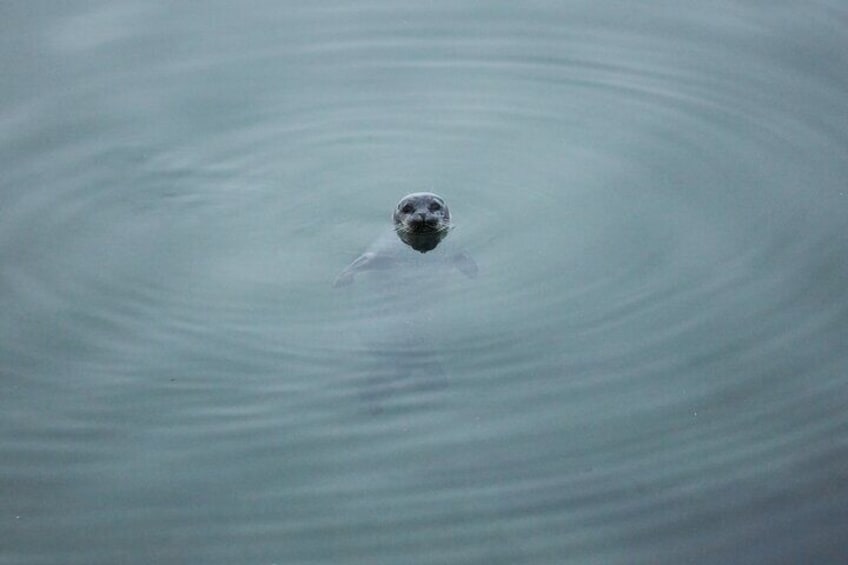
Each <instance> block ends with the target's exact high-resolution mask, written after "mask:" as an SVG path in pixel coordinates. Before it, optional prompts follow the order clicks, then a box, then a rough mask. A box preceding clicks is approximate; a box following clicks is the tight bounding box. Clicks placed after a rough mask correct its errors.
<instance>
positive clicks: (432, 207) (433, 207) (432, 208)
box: [430, 202, 442, 212]
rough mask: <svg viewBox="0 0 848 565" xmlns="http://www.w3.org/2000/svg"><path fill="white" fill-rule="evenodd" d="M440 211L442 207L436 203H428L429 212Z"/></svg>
mask: <svg viewBox="0 0 848 565" xmlns="http://www.w3.org/2000/svg"><path fill="white" fill-rule="evenodd" d="M441 209H442V205H441V204H439V203H438V202H431V203H430V211H431V212H438V211H439V210H441Z"/></svg>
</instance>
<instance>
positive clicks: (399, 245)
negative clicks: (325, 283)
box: [334, 192, 478, 411]
mask: <svg viewBox="0 0 848 565" xmlns="http://www.w3.org/2000/svg"><path fill="white" fill-rule="evenodd" d="M392 223H393V229H392V230H387V231H386V233H384V234H383V235H382V236H381V237H380V238H378V239H377V240H376V241H375V242H374V243H373V244H372V245H371V246H369V247H368V249H367V250H366V251H365V252H364V253H363V254H362V255H360V256H359V257H357V258H356V259H355V260H354V261H353V262H352V263H351V264H350V265H348V266H347V267H346V268H345V269H344V270H342V272H341V273H340V274H339V276H338V277H337V278H336V280H335V282H334V286H336V287H343V286H353V287H354V288H355V289H356V293H355V296H356V297H357V298H359V300H358V301H357V302H356V306H355V307H356V311H355V316H354V317H355V319H356V320H357V325H358V327H357V330H356V332H355V333H356V339H357V340H360V341H361V342H362V344H363V345H364V350H363V351H364V355H363V356H361V357H359V358H358V360H359V361H361V365H358V366H357V364H356V363H352V368H353V367H358V371H357V372H358V373H359V375H360V377H361V378H360V379H359V381H360V382H359V393H360V396H362V397H364V399H365V400H366V401H367V403H368V404H369V407H370V408H371V409H372V411H382V407H383V405H384V404H385V403H386V402H387V401H388V400H389V398H394V399H396V400H397V399H398V398H405V399H406V400H411V399H413V398H418V397H417V396H412V397H411V396H409V395H408V394H406V393H410V392H413V391H415V392H421V391H424V390H433V389H439V388H442V387H444V386H445V385H446V384H447V371H446V370H445V364H444V363H443V362H442V361H441V349H442V348H441V347H440V341H441V340H442V339H443V338H444V336H443V335H442V334H443V333H444V332H443V327H442V326H443V323H442V307H441V305H442V304H443V303H444V302H445V300H446V297H447V296H448V295H449V294H450V290H451V285H452V284H453V282H452V281H455V280H456V279H457V278H458V277H456V276H455V273H456V272H457V271H459V272H460V273H462V274H464V275H465V276H466V277H469V278H473V277H475V276H476V275H477V270H478V269H477V265H476V263H475V262H474V260H473V259H472V258H471V257H470V256H469V255H468V254H467V253H466V252H465V251H463V250H461V249H459V248H456V247H454V246H453V245H452V244H451V243H450V242H449V241H445V238H447V236H448V234H449V233H450V231H451V229H452V228H453V224H452V223H451V214H450V210H449V209H448V206H447V204H446V202H445V200H444V199H443V198H442V197H441V196H438V195H436V194H433V193H430V192H416V193H413V194H409V195H407V196H405V197H403V198H402V199H401V200H400V202H398V204H397V206H396V207H395V209H394V211H393V212H392ZM355 281H358V282H357V284H356V285H353V283H354V282H355ZM354 370H355V371H356V369H354ZM400 393H404V394H400Z"/></svg>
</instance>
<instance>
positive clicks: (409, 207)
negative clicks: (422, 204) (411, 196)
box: [400, 204, 415, 214]
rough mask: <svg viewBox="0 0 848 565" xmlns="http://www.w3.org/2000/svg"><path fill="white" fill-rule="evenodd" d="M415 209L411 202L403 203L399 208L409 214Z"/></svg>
mask: <svg viewBox="0 0 848 565" xmlns="http://www.w3.org/2000/svg"><path fill="white" fill-rule="evenodd" d="M414 210H415V206H413V205H412V204H405V205H404V206H403V208H401V209H400V211H401V212H403V213H404V214H411V213H412V212H413V211H414Z"/></svg>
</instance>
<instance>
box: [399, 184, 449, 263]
mask: <svg viewBox="0 0 848 565" xmlns="http://www.w3.org/2000/svg"><path fill="white" fill-rule="evenodd" d="M392 221H393V222H394V225H395V233H397V235H398V237H399V238H400V240H401V241H403V242H404V243H405V244H407V245H408V246H410V247H412V248H413V249H415V250H416V251H419V252H421V253H426V252H428V251H431V250H432V249H435V247H436V246H437V245H438V244H439V242H440V241H442V240H443V239H444V238H445V237H446V236H447V235H448V232H449V231H450V229H451V223H450V210H449V209H448V206H447V204H445V200H444V198H442V197H441V196H439V195H437V194H433V193H432V192H414V193H412V194H408V195H406V196H404V197H403V198H401V200H400V202H398V205H397V206H396V207H395V211H394V213H393V214H392Z"/></svg>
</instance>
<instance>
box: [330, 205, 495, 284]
mask: <svg viewBox="0 0 848 565" xmlns="http://www.w3.org/2000/svg"><path fill="white" fill-rule="evenodd" d="M392 223H393V224H394V232H395V235H396V238H395V239H394V242H397V240H400V241H401V242H403V243H404V244H406V246H408V248H411V249H413V250H415V251H417V252H419V253H427V252H429V251H433V250H434V249H435V248H436V247H437V246H438V245H439V243H441V242H442V240H444V239H445V238H446V237H447V235H448V233H450V231H451V229H452V228H453V224H452V223H451V214H450V209H449V208H448V205H447V203H446V202H445V199H444V198H442V197H441V196H439V195H438V194H433V193H432V192H414V193H412V194H407V195H406V196H404V197H403V198H401V199H400V202H398V204H397V206H395V209H394V211H393V212H392ZM401 251H402V250H399V249H398V246H397V245H396V244H395V245H393V244H392V240H390V239H387V238H385V237H384V238H383V239H381V240H378V241H377V242H376V243H375V244H373V245H372V246H371V247H370V248H369V249H368V250H367V251H366V252H365V253H363V254H362V255H360V256H359V257H357V258H356V259H355V260H354V261H353V262H352V263H351V264H350V265H348V266H347V267H346V268H345V269H344V270H343V271H342V272H341V273H340V274H339V276H338V277H336V280H335V282H334V283H333V286H335V287H339V286H347V285H349V284H351V283H352V282H353V280H354V277H355V276H356V274H357V273H360V272H363V271H369V270H380V269H388V268H391V267H395V266H397V265H398V264H400V263H403V262H404V256H403V253H402V252H401ZM443 259H444V258H443ZM446 260H447V262H448V263H449V264H452V265H453V266H454V267H456V268H457V269H459V271H460V272H461V273H463V274H465V275H466V276H468V277H469V278H474V277H476V276H477V270H478V269H477V264H476V263H475V262H474V260H473V259H472V258H471V257H470V256H469V255H468V254H467V253H466V252H464V251H457V252H454V253H451V254H449V255H448V256H447V258H446ZM407 262H409V261H407Z"/></svg>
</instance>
